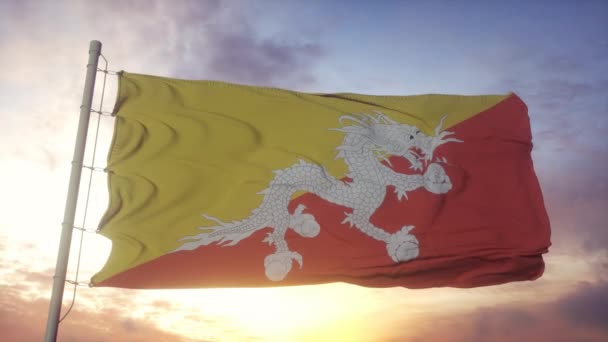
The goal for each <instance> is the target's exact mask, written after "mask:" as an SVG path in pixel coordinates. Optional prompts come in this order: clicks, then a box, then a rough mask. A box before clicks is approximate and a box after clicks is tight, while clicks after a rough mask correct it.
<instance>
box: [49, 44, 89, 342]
mask: <svg viewBox="0 0 608 342" xmlns="http://www.w3.org/2000/svg"><path fill="white" fill-rule="evenodd" d="M100 54H101V42H99V41H97V40H92V41H91V43H90V45H89V62H88V64H87V74H86V78H85V82H84V92H83V94H82V104H81V106H80V120H79V123H78V133H76V144H75V146H74V156H73V158H72V172H71V174H70V183H69V187H68V197H67V200H66V204H65V211H64V214H63V224H62V230H61V239H60V241H59V252H58V254H57V265H56V266H55V275H54V276H53V292H52V294H51V302H50V304H49V315H48V320H47V324H46V335H45V339H44V340H45V341H46V342H54V341H56V339H57V330H58V327H59V315H60V314H61V304H62V302H63V289H64V287H65V278H66V274H67V268H68V260H69V258H70V244H71V242H72V230H73V228H74V218H75V216H76V203H77V202H78V189H79V188H80V176H81V174H82V165H83V164H82V162H83V159H84V151H85V145H86V141H87V131H88V129H89V117H90V116H91V104H92V102H93V91H94V90H95V77H96V76H97V65H98V62H99V55H100Z"/></svg>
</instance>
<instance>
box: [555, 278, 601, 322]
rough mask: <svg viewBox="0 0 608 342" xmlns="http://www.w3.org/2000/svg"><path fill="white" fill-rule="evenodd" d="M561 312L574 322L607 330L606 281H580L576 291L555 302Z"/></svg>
mask: <svg viewBox="0 0 608 342" xmlns="http://www.w3.org/2000/svg"><path fill="white" fill-rule="evenodd" d="M557 307H558V308H559V310H560V312H561V314H562V315H563V316H564V317H566V318H567V319H568V320H570V321H572V322H575V323H576V324H580V325H585V326H588V327H590V328H591V329H602V330H605V331H607V332H608V324H607V323H606V317H608V283H600V284H598V285H594V284H590V283H588V282H583V283H581V284H580V285H579V286H578V288H577V291H576V292H574V293H572V294H571V295H569V296H566V297H565V298H563V299H562V300H560V301H559V302H558V304H557Z"/></svg>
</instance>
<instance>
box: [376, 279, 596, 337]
mask: <svg viewBox="0 0 608 342" xmlns="http://www.w3.org/2000/svg"><path fill="white" fill-rule="evenodd" d="M606 298H608V284H607V283H598V284H589V283H585V284H581V285H580V286H579V287H577V288H576V289H575V291H574V292H572V293H570V294H568V295H566V296H564V297H562V298H559V299H557V300H555V301H553V302H548V303H544V304H532V303H526V302H520V303H517V302H515V303H513V304H510V305H501V306H494V307H485V308H480V309H477V310H474V311H471V312H468V313H466V312H463V313H460V314H458V315H450V316H446V315H441V314H439V315H425V316H423V317H420V318H417V319H416V322H415V323H419V325H418V326H417V327H416V329H412V330H411V332H405V331H404V332H402V333H401V334H400V335H399V334H396V335H393V336H390V337H387V339H386V341H455V342H456V341H541V340H542V341H564V342H565V341H604V340H605V339H606V338H608V325H607V324H606V323H605V319H604V318H605V317H606V314H607V312H606V310H607V309H606V308H607V307H608V306H607V305H606V304H607V303H606ZM413 324H414V322H413V323H412V325H413Z"/></svg>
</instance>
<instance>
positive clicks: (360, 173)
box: [172, 112, 461, 281]
mask: <svg viewBox="0 0 608 342" xmlns="http://www.w3.org/2000/svg"><path fill="white" fill-rule="evenodd" d="M375 113H376V115H375V116H373V115H369V114H352V115H343V116H341V117H340V119H339V122H340V125H342V126H343V127H342V128H336V129H331V130H335V131H339V132H343V133H345V137H344V140H343V142H342V145H340V146H338V148H337V150H338V155H337V157H336V159H338V158H343V159H344V162H345V163H346V164H347V165H348V168H349V174H348V175H347V176H348V177H349V178H351V179H352V181H350V182H347V181H342V180H339V179H336V178H335V177H333V176H331V175H330V174H329V173H328V172H327V171H326V170H325V168H324V167H323V166H320V165H316V164H312V163H308V162H305V161H302V160H300V161H299V163H297V164H295V165H292V166H290V167H288V168H286V169H282V170H275V171H274V173H275V176H274V178H273V180H272V181H271V182H270V185H269V186H268V188H267V189H265V190H263V191H262V192H260V193H259V194H262V195H264V199H263V200H262V203H261V204H260V205H259V206H258V207H257V208H256V209H254V210H253V211H252V213H251V216H249V217H248V218H245V219H243V220H241V221H233V222H228V223H226V222H222V221H220V220H219V219H217V218H215V217H211V216H208V215H203V217H205V218H206V219H208V220H211V221H214V222H216V223H217V226H213V227H199V229H201V230H204V231H205V232H203V233H201V234H198V235H193V236H185V237H183V238H181V239H179V240H178V241H180V242H182V244H181V246H179V247H178V248H177V249H175V250H174V251H172V252H177V251H182V250H193V249H196V248H198V247H200V246H206V245H210V244H212V243H217V244H219V245H223V246H234V245H236V244H238V243H239V242H240V241H241V240H243V239H245V238H247V237H249V236H250V235H251V234H253V233H254V232H256V231H258V230H260V229H264V228H267V227H270V228H272V229H273V231H272V232H271V233H268V235H267V237H266V238H265V239H264V240H263V241H264V242H267V243H269V244H271V245H274V247H275V252H274V253H273V254H270V255H268V256H266V258H265V259H264V267H265V273H266V277H267V278H268V279H270V280H273V281H280V280H283V279H284V278H285V276H286V275H287V274H288V273H289V271H291V267H292V261H293V260H295V261H297V262H298V264H299V265H300V268H301V267H302V255H300V254H299V253H298V252H294V251H291V250H289V247H288V246H287V242H286V241H285V233H286V232H287V229H289V228H291V229H293V230H294V231H295V232H296V233H298V234H299V235H301V236H303V237H308V238H313V237H315V236H317V235H318V234H319V232H320V226H319V224H318V223H317V221H316V219H315V217H314V216H313V215H312V214H307V213H303V211H304V209H305V207H304V206H303V205H299V206H298V207H297V208H296V210H295V211H294V213H293V214H291V213H289V211H288V207H287V206H288V204H289V202H290V200H291V197H292V195H293V194H294V193H295V192H297V191H306V192H309V193H312V194H315V195H317V196H319V197H321V198H322V199H324V200H326V201H328V202H331V203H335V204H338V205H341V206H345V207H349V208H352V213H348V212H346V213H345V216H346V217H345V218H344V220H343V221H342V223H343V224H345V223H346V224H349V225H350V226H351V227H356V228H357V229H358V230H360V231H361V232H363V233H365V234H366V235H368V236H370V237H371V238H373V239H375V240H378V241H381V242H384V243H386V249H387V252H388V254H389V256H390V257H391V258H392V260H393V261H394V262H404V261H409V260H411V259H414V258H416V257H417V256H418V240H417V239H416V237H415V236H414V235H412V234H410V233H409V232H410V230H412V229H413V228H414V226H411V225H410V226H403V227H402V228H401V229H400V230H399V231H397V232H395V233H392V234H391V233H389V232H387V231H385V230H384V229H382V228H380V227H376V226H374V225H373V224H372V223H371V222H370V217H371V216H372V215H373V214H374V212H375V211H376V210H377V209H378V207H379V206H380V205H381V204H382V202H383V201H384V198H385V195H386V192H387V186H391V185H392V186H394V187H395V192H396V194H397V198H398V199H399V200H401V199H402V198H403V197H405V198H406V199H407V192H408V191H413V190H416V189H418V188H424V189H426V190H427V191H429V192H431V193H434V194H443V193H446V192H448V191H449V190H450V189H451V188H452V183H451V182H450V179H449V177H448V176H447V174H446V173H445V171H444V169H443V167H442V166H441V163H445V162H446V160H445V158H443V159H441V160H440V159H438V158H436V159H435V160H434V161H433V153H434V151H435V148H437V146H439V145H442V144H445V143H447V142H461V140H459V139H455V138H447V139H446V136H448V135H450V134H452V132H448V131H442V125H443V121H444V119H445V116H444V117H443V118H441V120H440V122H439V124H438V125H437V127H436V128H435V132H434V133H435V135H434V136H428V135H425V134H424V133H422V132H420V130H419V129H418V128H417V127H415V126H410V125H406V124H401V123H398V122H396V121H394V120H392V119H390V118H388V117H387V116H386V115H384V114H382V113H380V112H375ZM347 120H349V121H352V122H353V123H354V124H353V125H349V126H346V125H344V122H345V121H347ZM389 155H393V156H401V157H403V158H405V159H407V161H408V162H409V163H410V164H411V166H410V168H411V169H413V170H414V171H416V172H419V173H416V174H402V173H398V172H395V171H394V170H393V169H392V168H391V167H390V166H392V165H391V163H390V161H389V160H388V159H387V156H389ZM381 160H384V161H385V162H386V163H387V164H388V165H389V166H387V165H385V164H383V163H381V162H380V161H381ZM423 168H424V169H426V170H425V171H424V173H423V172H422V170H423Z"/></svg>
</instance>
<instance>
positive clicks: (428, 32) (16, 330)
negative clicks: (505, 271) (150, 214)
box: [0, 0, 608, 341]
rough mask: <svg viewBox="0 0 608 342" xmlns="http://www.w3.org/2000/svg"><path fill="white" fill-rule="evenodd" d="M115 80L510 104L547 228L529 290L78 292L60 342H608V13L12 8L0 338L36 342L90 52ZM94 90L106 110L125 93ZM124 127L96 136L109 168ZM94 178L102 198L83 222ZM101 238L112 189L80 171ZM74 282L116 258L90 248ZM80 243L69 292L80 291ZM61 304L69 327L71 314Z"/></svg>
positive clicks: (30, 4) (5, 39) (481, 8)
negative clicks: (528, 152) (97, 44)
mask: <svg viewBox="0 0 608 342" xmlns="http://www.w3.org/2000/svg"><path fill="white" fill-rule="evenodd" d="M93 39H96V40H100V41H101V42H102V43H103V48H102V53H103V55H104V56H105V58H107V60H108V62H109V65H108V68H109V69H111V70H126V71H129V72H135V73H144V74H152V75H159V76H169V77H178V78H187V79H214V80H223V81H229V82H238V83H245V84H253V85H263V86H273V87H284V88H290V89H294V90H299V91H306V92H356V93H365V94H385V95H409V94H424V93H449V94H464V95H473V94H503V93H507V92H511V91H512V92H515V93H516V94H518V95H519V96H520V97H521V98H522V99H523V100H524V101H525V102H526V103H527V105H528V108H529V115H530V122H531V126H532V131H533V143H534V149H533V151H532V157H533V160H534V165H535V169H536V173H537V175H538V178H539V181H540V184H541V187H542V190H543V194H544V198H545V205H546V207H547V211H548V214H549V218H550V221H551V225H552V238H551V240H552V246H551V248H550V250H549V253H548V254H546V255H545V262H546V271H545V274H544V275H543V277H541V278H540V279H538V280H536V281H533V282H519V283H510V284H505V285H500V286H491V287H483V288H475V289H452V288H435V289H423V290H408V289H404V288H389V289H369V288H363V287H358V286H354V285H347V284H327V285H315V286H298V287H284V288H274V289H238V290H237V289H205V290H162V291H160V290H146V291H144V290H122V289H112V288H88V287H87V286H79V287H78V291H77V297H76V303H75V305H74V308H73V310H72V311H71V313H70V315H69V316H68V317H67V318H66V319H65V321H64V322H63V323H62V324H61V325H60V328H59V338H60V340H62V341H127V340H128V341H311V340H316V341H507V340H509V341H510V340H518V341H536V340H546V341H574V340H576V341H603V340H608V323H606V320H605V317H608V274H607V272H606V271H607V270H608V224H607V223H606V222H608V210H606V209H608V142H607V140H606V138H605V137H606V135H608V96H607V94H608V1H601V0H598V1H592V0H579V1H574V0H572V1H567V0H562V1H466V0H465V1H413V0H412V1H407V0H404V1H354V0H353V1H347V0H339V1H338V0H336V1H329V0H328V1H290V0H287V1H273V0H268V1H253V0H251V1H237V0H235V1H203V0H201V1H185V0H174V1H168V0H167V1H143V0H141V1H137V0H129V1H67V0H57V1H44V0H41V1H33V0H27V1H22V0H1V1H0V65H1V66H2V67H1V68H0V132H1V134H0V175H1V177H0V189H1V191H0V206H1V207H2V208H3V210H2V212H1V214H0V331H2V334H3V338H4V340H7V341H38V340H40V339H41V338H42V336H43V334H44V329H45V325H46V316H47V313H48V301H49V298H50V293H51V283H52V276H53V273H54V267H55V260H56V255H57V247H58V243H59V235H60V231H61V222H62V218H63V209H64V205H65V199H66V192H67V184H68V178H69V172H70V165H71V164H70V163H71V158H72V152H73V148H74V140H75V133H76V128H77V123H78V115H79V114H78V113H79V106H80V101H81V97H82V87H83V83H84V75H85V66H86V62H87V58H88V46H89V41H90V40H93ZM102 76H103V75H102V74H100V75H99V77H98V83H97V91H96V99H95V101H94V106H100V105H101V108H102V109H103V110H105V111H110V110H111V109H112V106H113V99H114V95H115V89H116V79H115V76H111V75H110V76H108V79H107V84H106V91H105V94H104V95H105V96H104V100H103V101H101V92H100V91H99V89H101V85H102V84H101V81H102ZM112 120H113V119H112V118H110V117H102V118H101V119H100V128H99V138H98V143H97V149H96V151H97V152H96V153H93V149H92V146H93V145H94V143H95V139H94V132H95V129H96V126H95V124H96V123H97V119H96V118H93V119H92V120H91V128H90V134H89V139H88V149H87V153H86V158H87V159H86V160H87V162H86V163H87V164H89V165H96V166H100V167H103V166H104V165H105V160H104V159H105V157H106V155H107V148H108V146H109V142H110V137H111V134H112V132H111V129H112ZM89 179H91V187H90V189H91V190H90V200H89V203H88V206H87V208H88V209H86V212H85V209H84V207H85V205H84V204H85V203H84V202H85V201H84V198H85V197H86V193H87V189H88V188H89V185H88V184H89ZM80 194H81V196H80V199H81V200H80V202H79V208H78V213H77V221H76V222H77V223H76V225H78V226H84V227H86V228H89V229H95V228H96V225H97V222H98V220H99V217H100V216H101V214H102V213H103V211H104V209H105V207H106V205H107V190H106V176H105V174H103V173H94V174H93V175H92V176H89V173H88V172H85V173H83V181H82V183H81V192H80ZM83 241H84V242H83V245H82V255H81V258H80V259H81V262H80V268H79V270H78V280H79V281H81V282H85V283H86V282H87V281H88V279H89V278H90V276H91V275H92V274H94V273H95V272H96V271H98V270H99V269H100V268H101V266H102V265H103V263H104V261H105V258H106V257H107V255H108V254H109V251H110V248H111V244H110V243H109V242H108V241H107V240H106V239H105V238H103V237H100V236H97V235H95V234H85V237H84V240H83ZM79 244H80V235H79V234H76V233H75V234H74V239H73V244H72V253H71V259H70V269H69V272H68V278H70V279H75V276H76V265H77V261H78V247H79ZM72 292H73V291H72V287H70V286H68V287H66V292H65V296H64V311H65V309H66V308H67V306H68V305H69V303H70V302H71V300H72Z"/></svg>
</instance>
